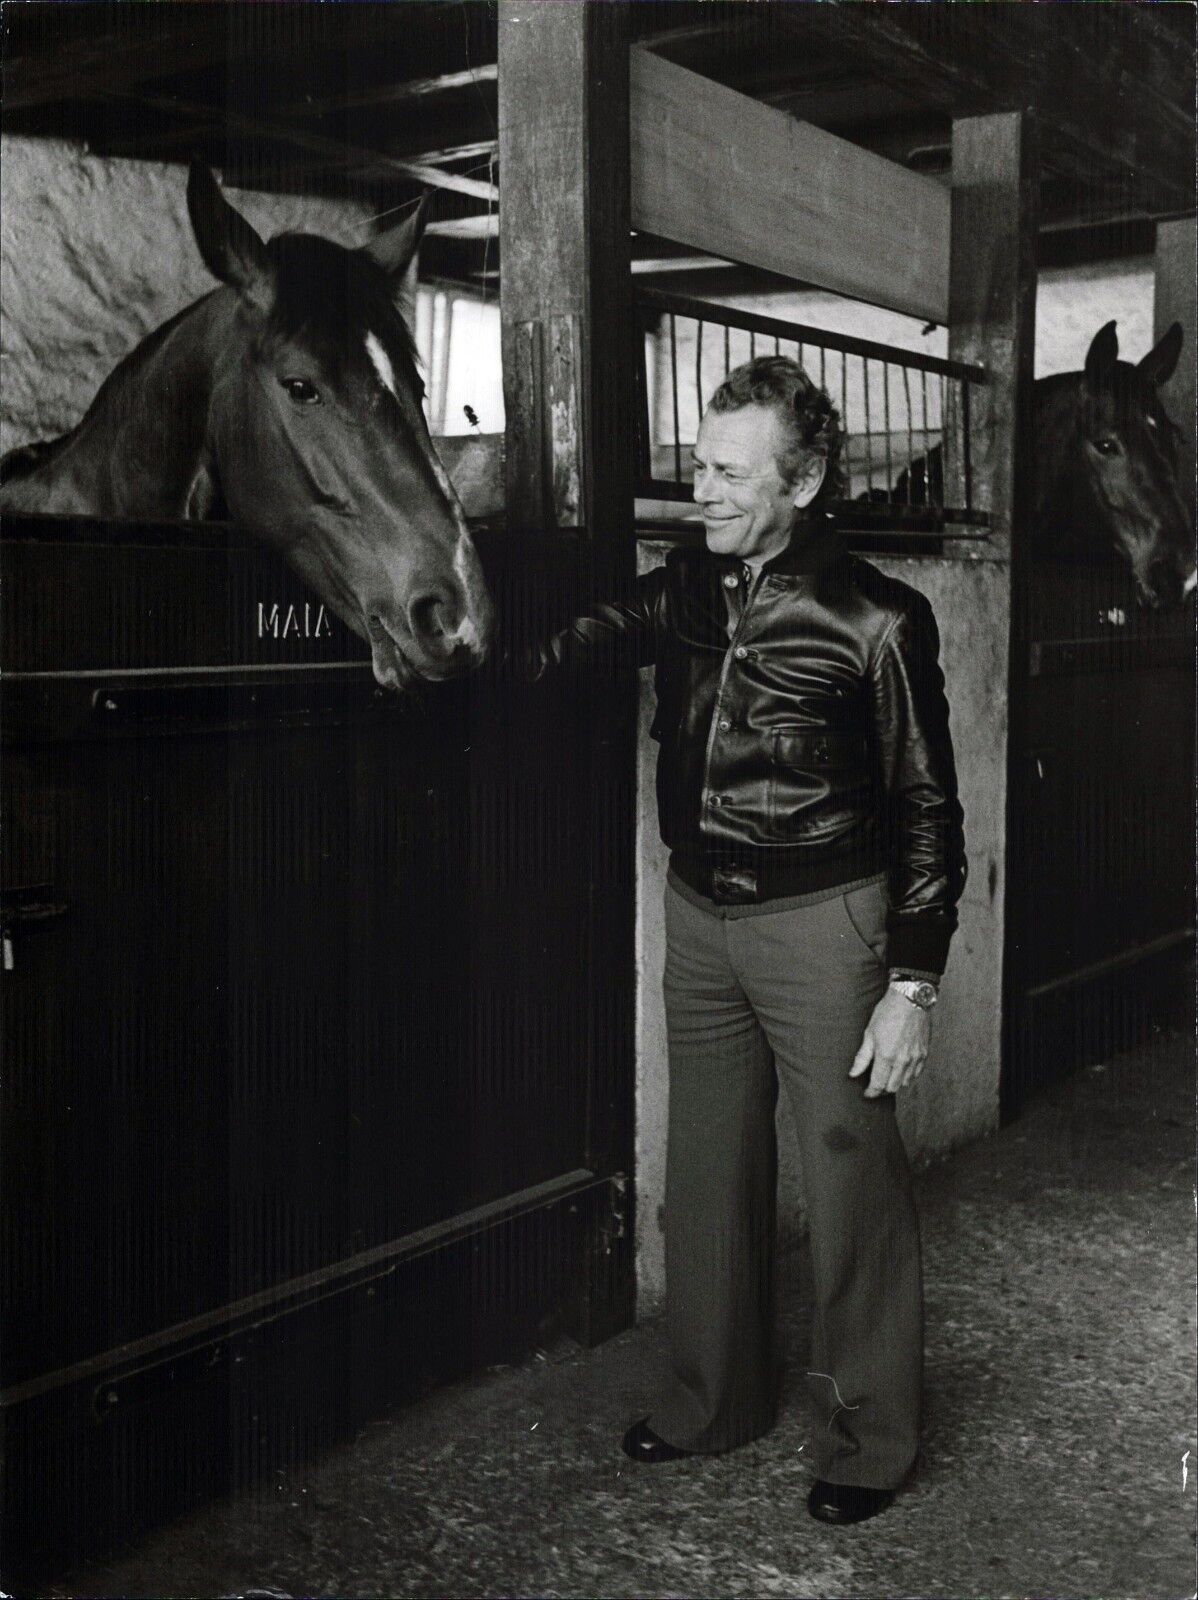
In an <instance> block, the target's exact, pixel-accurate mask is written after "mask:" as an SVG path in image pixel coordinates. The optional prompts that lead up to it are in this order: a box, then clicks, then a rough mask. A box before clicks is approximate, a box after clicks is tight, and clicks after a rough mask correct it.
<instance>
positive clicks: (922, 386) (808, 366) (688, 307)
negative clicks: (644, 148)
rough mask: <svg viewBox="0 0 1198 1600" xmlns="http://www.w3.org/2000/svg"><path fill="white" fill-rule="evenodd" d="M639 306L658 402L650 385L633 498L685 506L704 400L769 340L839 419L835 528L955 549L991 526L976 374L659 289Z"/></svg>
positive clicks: (958, 365) (980, 374)
mask: <svg viewBox="0 0 1198 1600" xmlns="http://www.w3.org/2000/svg"><path fill="white" fill-rule="evenodd" d="M636 307H637V318H638V327H639V328H640V329H641V331H642V333H643V335H644V336H645V338H644V339H643V340H642V343H646V344H651V343H652V341H653V339H654V338H655V337H656V339H657V342H658V352H659V354H658V360H657V362H656V364H655V372H656V378H657V393H656V394H655V395H653V394H649V393H648V392H647V380H646V392H647V402H648V412H649V430H648V433H647V434H646V435H643V438H642V441H641V448H640V450H639V455H638V462H637V494H638V496H640V497H641V498H643V499H649V500H657V501H661V502H666V501H669V502H683V501H689V500H690V499H691V484H690V473H691V468H690V456H691V449H690V447H691V445H692V444H693V442H694V439H695V434H696V431H697V429H698V423H699V418H700V417H701V415H702V411H703V406H704V400H705V398H708V399H709V398H710V395H711V393H712V391H713V390H714V389H715V388H716V387H717V385H718V384H719V382H720V381H721V380H722V379H723V378H724V377H726V376H727V375H728V373H729V371H730V370H731V369H732V367H733V366H735V365H737V364H738V363H739V362H742V361H744V360H746V359H751V358H752V357H754V356H755V355H757V354H758V352H759V351H761V350H762V341H765V344H764V349H765V350H766V351H769V350H770V349H771V347H772V349H773V352H774V353H775V354H782V353H783V351H784V348H785V350H786V351H787V352H789V351H791V350H793V351H794V352H795V356H796V359H797V360H798V362H799V364H800V365H801V366H803V368H804V370H806V371H807V372H808V373H810V374H811V376H812V377H815V376H816V375H817V374H818V382H819V384H820V387H821V388H823V389H825V390H826V391H827V392H828V394H829V397H830V399H831V400H832V403H833V404H834V405H835V406H836V407H837V409H838V411H839V413H840V416H841V420H842V424H843V427H844V450H843V458H842V459H843V464H844V467H845V470H846V476H847V480H848V483H847V492H846V494H845V496H844V498H843V499H841V500H838V501H837V502H835V504H834V505H833V506H831V507H830V509H831V510H833V511H834V512H835V513H836V515H837V517H838V520H839V521H840V523H841V526H842V527H844V528H845V529H858V530H860V531H862V532H863V533H866V534H868V535H871V536H872V535H876V534H888V533H894V534H897V535H900V536H902V535H904V534H908V535H916V536H922V537H923V538H925V539H926V537H927V536H928V535H929V534H931V535H937V534H943V533H944V531H945V530H946V529H947V528H949V527H950V526H951V527H952V530H953V532H952V536H953V537H954V538H962V537H965V538H971V537H972V538H984V537H985V536H986V534H985V530H986V528H987V527H988V525H989V517H988V515H987V513H986V511H985V509H984V508H983V507H980V506H977V505H975V504H974V482H973V478H974V474H973V471H972V462H973V454H972V440H971V437H970V433H971V426H972V416H973V408H971V406H970V403H969V391H970V389H971V388H972V386H973V385H974V384H984V383H985V382H986V381H987V378H986V373H985V371H984V369H982V368H981V367H976V366H968V365H965V364H964V363H962V362H958V361H948V360H942V359H941V358H939V357H936V356H931V355H927V354H925V353H924V352H923V351H913V350H903V349H900V348H898V347H896V346H891V345H884V344H878V343H876V342H875V341H873V340H869V339H857V338H854V337H852V336H850V335H846V334H839V333H830V332H826V331H825V330H823V329H820V328H815V327H812V326H810V325H808V324H805V323H789V322H783V321H781V320H779V319H778V318H776V317H763V316H757V315H755V314H752V313H749V312H743V311H738V310H733V309H731V308H729V307H726V306H718V305H712V304H709V303H708V302H705V301H701V300H692V299H689V298H687V297H685V296H681V295H672V294H668V293H664V292H662V291H659V290H640V291H638V292H637V295H636ZM721 356H722V359H721ZM837 358H839V359H837ZM896 373H897V374H898V375H899V376H898V381H896V379H895V374H896ZM879 375H880V380H881V385H882V387H881V394H880V395H879V392H878V381H879ZM684 397H685V398H684ZM950 414H951V415H954V416H956V417H959V418H960V431H961V435H962V437H961V440H960V468H961V471H960V473H959V474H958V476H959V478H960V480H961V494H960V498H962V499H963V501H964V504H962V505H948V504H946V500H945V482H946V475H945V472H944V465H943V452H944V441H945V432H946V423H947V419H948V417H949V416H950Z"/></svg>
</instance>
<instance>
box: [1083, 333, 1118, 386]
mask: <svg viewBox="0 0 1198 1600" xmlns="http://www.w3.org/2000/svg"><path fill="white" fill-rule="evenodd" d="M1118 359H1119V335H1118V333H1117V332H1116V326H1115V324H1114V323H1113V322H1106V323H1104V324H1103V325H1102V327H1101V328H1099V330H1098V332H1097V333H1096V334H1095V335H1094V337H1093V339H1092V340H1091V341H1090V348H1089V350H1088V351H1087V353H1086V382H1087V383H1088V384H1089V386H1090V388H1091V389H1100V388H1102V387H1103V386H1104V384H1105V383H1106V381H1107V380H1109V378H1110V375H1111V373H1112V372H1114V370H1115V363H1116V362H1117V361H1118Z"/></svg>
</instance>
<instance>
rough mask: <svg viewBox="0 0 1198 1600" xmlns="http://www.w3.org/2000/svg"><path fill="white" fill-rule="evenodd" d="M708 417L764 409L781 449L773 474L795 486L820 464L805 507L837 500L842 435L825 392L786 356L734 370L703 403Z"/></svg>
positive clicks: (842, 485)
mask: <svg viewBox="0 0 1198 1600" xmlns="http://www.w3.org/2000/svg"><path fill="white" fill-rule="evenodd" d="M708 405H709V409H710V410H712V411H740V410H741V409H742V408H743V407H744V406H765V407H767V408H768V409H769V410H771V411H773V412H774V413H775V415H776V416H777V417H778V420H779V422H780V424H781V426H782V431H783V443H782V445H781V447H780V448H779V450H778V453H777V455H776V457H775V460H776V462H777V467H778V474H779V476H780V477H781V478H782V480H783V481H784V482H785V483H795V482H797V481H798V479H799V477H800V476H801V474H802V472H803V469H804V468H805V467H806V466H807V465H808V464H809V463H810V461H811V459H812V457H818V458H819V459H820V460H822V461H823V462H824V481H823V483H821V484H820V487H819V493H818V494H817V495H816V496H815V498H814V500H812V502H811V509H813V510H814V509H818V508H819V507H820V506H822V505H823V504H824V503H825V502H827V501H829V500H837V499H840V498H841V497H842V495H843V494H844V490H845V482H846V480H845V472H844V466H843V463H842V459H841V457H842V452H843V447H844V430H843V428H842V426H841V421H840V413H839V412H838V411H837V409H836V407H835V406H834V405H833V404H832V402H831V400H830V399H829V398H828V395H827V391H826V390H824V389H821V388H820V387H819V385H818V384H816V383H813V382H812V381H811V379H810V378H809V377H808V376H807V374H806V373H805V372H804V371H803V369H802V367H801V366H800V365H799V363H798V362H797V361H792V360H791V358H790V357H789V356H756V357H754V359H753V360H752V361H746V362H744V363H743V364H742V365H741V366H739V367H734V368H733V369H732V371H731V372H730V373H729V374H728V376H727V377H726V378H725V379H724V381H723V383H721V384H720V386H719V388H718V389H717V390H716V391H715V393H714V394H713V395H712V397H711V400H710V401H709V402H708Z"/></svg>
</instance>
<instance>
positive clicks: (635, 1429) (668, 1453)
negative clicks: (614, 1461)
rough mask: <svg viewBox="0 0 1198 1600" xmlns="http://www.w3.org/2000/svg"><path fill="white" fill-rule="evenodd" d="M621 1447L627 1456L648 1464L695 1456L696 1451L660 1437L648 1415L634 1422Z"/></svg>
mask: <svg viewBox="0 0 1198 1600" xmlns="http://www.w3.org/2000/svg"><path fill="white" fill-rule="evenodd" d="M620 1448H621V1449H622V1450H623V1452H624V1454H625V1455H626V1456H631V1457H632V1459H633V1460H634V1461H641V1462H643V1463H644V1464H645V1465H646V1466H654V1465H656V1463H657V1462H659V1461H677V1460H679V1459H680V1458H681V1457H682V1456H693V1455H694V1453H695V1452H694V1451H693V1450H680V1449H679V1448H678V1446H677V1445H676V1444H669V1443H668V1442H667V1441H666V1440H665V1439H659V1438H658V1436H657V1434H655V1433H654V1431H653V1429H652V1428H651V1427H650V1426H649V1419H648V1417H642V1418H641V1420H640V1421H639V1422H634V1423H633V1424H632V1427H631V1428H629V1430H628V1432H627V1433H626V1434H625V1435H624V1437H623V1439H621V1441H620Z"/></svg>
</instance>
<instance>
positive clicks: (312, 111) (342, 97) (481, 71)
mask: <svg viewBox="0 0 1198 1600" xmlns="http://www.w3.org/2000/svg"><path fill="white" fill-rule="evenodd" d="M498 76H499V67H498V64H497V63H496V62H494V61H490V62H484V63H483V64H482V65H481V66H477V67H464V68H463V69H462V70H461V71H460V72H442V73H438V74H437V76H436V77H432V78H408V79H406V80H402V81H400V82H399V83H382V84H375V85H374V86H373V87H371V88H369V89H360V90H358V91H357V92H356V93H352V92H351V93H346V94H331V95H324V96H322V97H321V98H320V99H311V98H307V99H303V100H293V101H291V102H289V103H288V104H285V105H280V106H272V107H271V114H272V115H275V116H321V115H323V114H324V113H325V112H327V111H356V110H360V109H362V108H364V107H366V106H398V105H407V104H411V102H412V101H413V100H433V99H436V98H437V97H438V96H440V95H446V94H458V93H460V92H461V91H462V90H463V89H470V88H473V87H474V86H475V85H478V84H491V83H495V82H496V80H497V78H498Z"/></svg>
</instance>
